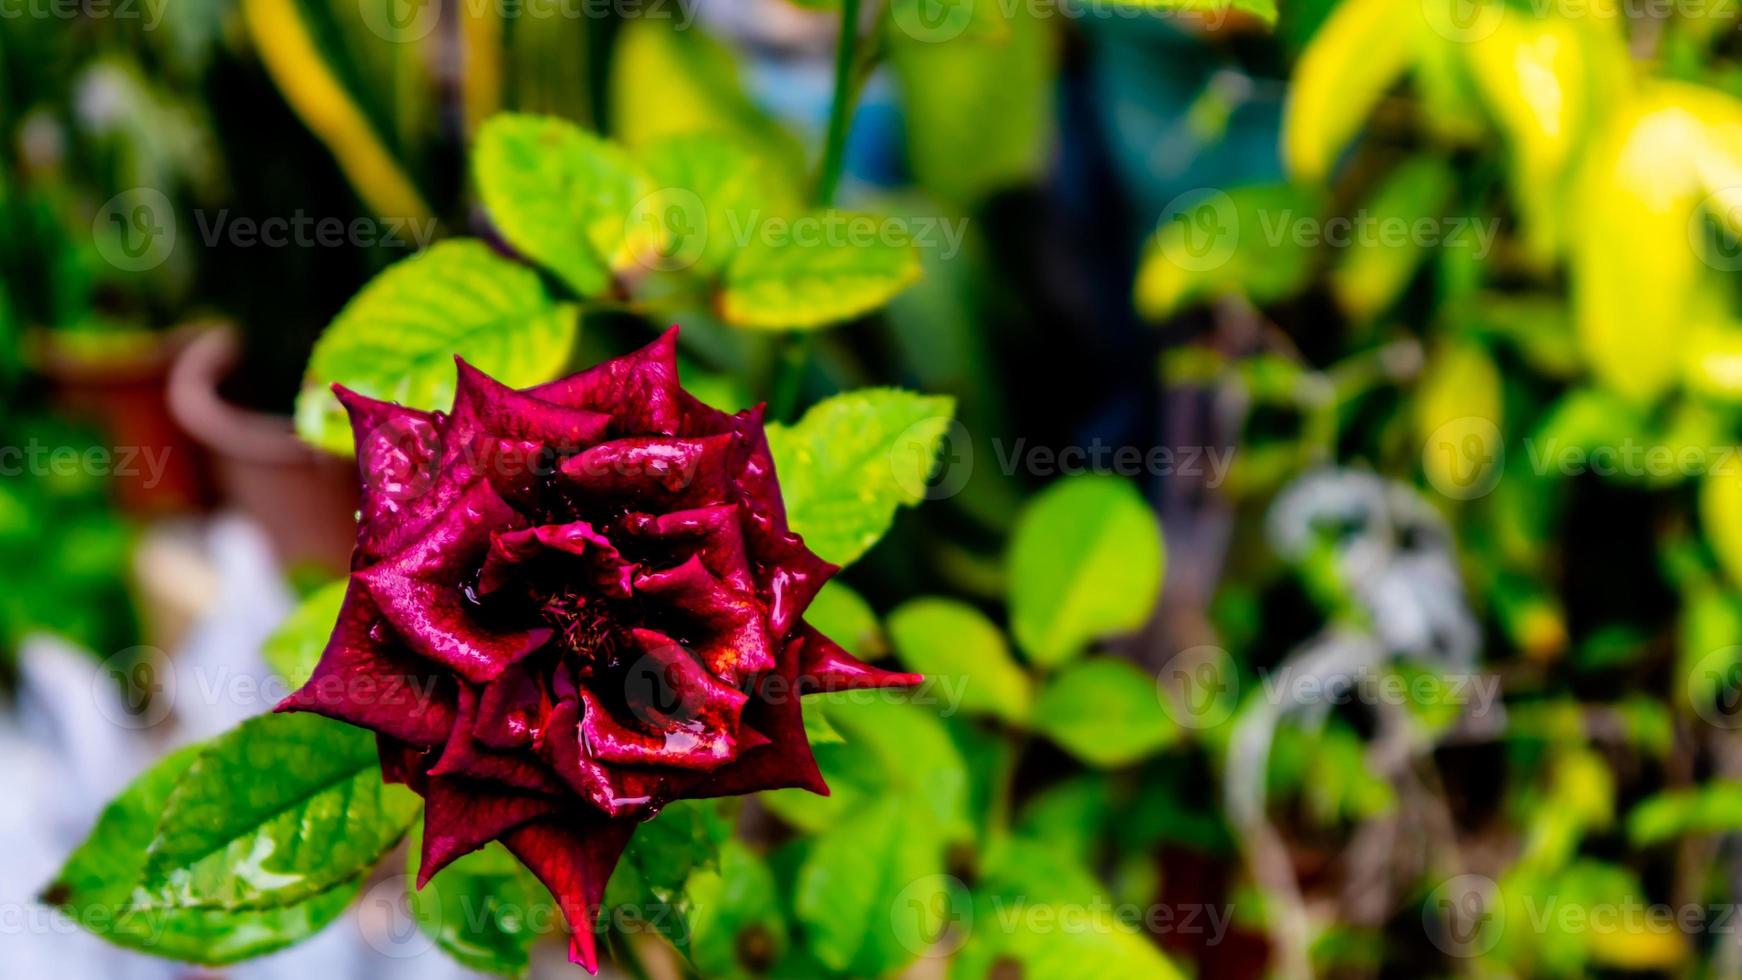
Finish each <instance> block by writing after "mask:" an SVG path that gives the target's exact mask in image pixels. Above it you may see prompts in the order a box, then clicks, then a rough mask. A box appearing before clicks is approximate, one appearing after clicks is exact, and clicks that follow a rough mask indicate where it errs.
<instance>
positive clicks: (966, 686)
mask: <svg viewBox="0 0 1742 980" xmlns="http://www.w3.org/2000/svg"><path fill="white" fill-rule="evenodd" d="M889 636H890V639H891V640H892V641H893V642H894V644H895V655H896V656H897V657H898V658H900V660H901V662H902V663H904V664H906V665H907V666H908V668H909V669H911V670H915V671H918V672H920V673H923V674H925V675H926V684H927V687H928V689H930V690H938V689H939V688H940V687H941V688H942V689H943V690H944V691H946V692H947V691H950V690H959V692H960V698H961V703H960V705H957V706H956V707H960V708H961V710H963V711H969V712H977V713H981V714H990V715H994V716H996V717H999V718H1003V719H1004V720H1006V721H1010V722H1016V723H1021V722H1022V721H1024V720H1025V719H1027V717H1028V712H1029V707H1030V702H1031V701H1032V699H1033V692H1032V690H1031V689H1030V685H1029V680H1028V675H1027V674H1025V673H1023V672H1022V668H1021V667H1019V666H1017V663H1016V660H1015V658H1013V657H1012V656H1011V654H1010V646H1009V644H1007V643H1005V642H1004V634H1003V632H1002V631H1000V630H999V629H998V627H997V626H995V625H993V624H992V622H991V621H990V620H988V619H987V618H986V617H985V616H984V615H982V614H981V613H980V611H979V610H977V609H975V608H974V607H973V606H970V605H968V604H967V603H964V602H957V601H955V600H952V599H915V600H912V601H910V602H907V603H904V604H902V605H901V606H900V607H898V608H897V609H896V610H895V611H894V612H892V613H890V614H889ZM953 685H960V686H959V688H955V687H953Z"/></svg>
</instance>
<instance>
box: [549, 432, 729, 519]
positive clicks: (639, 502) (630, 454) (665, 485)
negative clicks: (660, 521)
mask: <svg viewBox="0 0 1742 980" xmlns="http://www.w3.org/2000/svg"><path fill="white" fill-rule="evenodd" d="M737 438H738V437H737V435H735V434H727V435H717V436H702V437H701V438H696V439H691V438H687V437H682V436H631V437H628V438H623V439H613V440H611V441H610V442H601V443H599V444H598V445H596V446H591V447H589V448H587V449H585V450H583V451H581V452H580V453H578V454H576V455H574V456H570V457H569V458H568V459H565V460H563V461H562V464H561V466H560V467H558V470H559V472H560V473H561V474H562V477H563V479H564V480H565V481H566V482H567V484H568V485H569V486H570V487H571V488H573V492H575V493H576V494H579V495H581V496H582V497H583V498H584V499H588V500H589V501H590V502H592V503H593V504H594V506H598V504H600V503H603V504H606V505H611V506H628V507H630V508H632V509H635V510H648V509H650V508H657V509H661V510H664V509H673V508H683V507H703V506H707V505H709V504H718V503H722V502H724V501H725V499H726V497H727V495H728V493H729V488H728V486H727V484H726V471H727V470H726V468H727V465H728V463H729V462H730V459H731V451H732V446H733V443H734V442H735V441H736V440H737Z"/></svg>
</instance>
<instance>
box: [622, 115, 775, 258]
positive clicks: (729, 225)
mask: <svg viewBox="0 0 1742 980" xmlns="http://www.w3.org/2000/svg"><path fill="white" fill-rule="evenodd" d="M638 156H639V157H640V159H641V160H642V161H643V164H644V166H646V168H647V171H648V173H649V174H651V175H652V177H653V181H654V183H655V185H657V187H658V188H659V191H658V193H656V194H655V195H654V196H653V197H651V198H649V199H647V201H646V203H645V204H643V205H640V206H638V207H637V208H636V209H635V211H634V212H633V214H632V215H631V220H633V221H636V222H640V223H644V224H649V225H652V226H654V230H653V231H650V232H648V233H647V234H645V235H644V236H643V237H646V238H648V239H650V240H654V241H657V242H658V243H659V245H658V251H657V252H652V253H645V254H644V261H645V262H646V263H647V265H648V266H649V267H650V268H653V269H656V270H660V271H676V270H682V271H684V272H688V273H690V274H693V275H698V276H707V277H713V276H716V275H718V274H719V273H720V272H721V271H722V270H723V269H725V267H726V264H727V263H728V262H730V261H731V260H732V258H733V257H734V256H735V255H737V253H738V250H739V249H740V248H741V247H742V246H743V245H744V244H745V242H743V241H742V240H741V236H743V235H744V234H746V233H747V232H748V231H750V230H753V229H754V228H756V227H757V226H758V225H759V224H760V223H761V221H762V220H763V219H764V218H766V217H767V216H770V215H783V214H787V213H790V212H791V211H792V210H793V209H795V208H796V207H797V203H798V202H797V201H796V199H795V198H793V196H792V195H791V194H790V193H789V192H788V190H787V185H785V184H783V183H782V182H781V181H780V180H779V178H778V175H777V173H776V171H775V169H774V167H772V166H771V165H770V164H769V163H768V162H767V161H766V160H764V159H762V158H759V157H757V156H756V155H755V153H754V152H753V151H752V150H751V149H750V147H749V146H747V145H746V144H744V143H742V142H740V141H738V140H736V139H733V138H731V137H728V136H721V135H717V134H713V133H690V134H686V135H682V136H667V137H664V138H662V139H660V140H658V141H656V142H653V143H651V144H649V145H647V146H646V147H644V148H643V149H642V150H641V151H640V152H639V154H638Z"/></svg>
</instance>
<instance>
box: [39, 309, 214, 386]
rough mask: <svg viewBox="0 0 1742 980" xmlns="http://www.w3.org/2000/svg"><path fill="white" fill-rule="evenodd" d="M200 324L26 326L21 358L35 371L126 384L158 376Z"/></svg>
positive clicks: (87, 381) (81, 380) (84, 381)
mask: <svg viewBox="0 0 1742 980" xmlns="http://www.w3.org/2000/svg"><path fill="white" fill-rule="evenodd" d="M202 329H204V327H203V326H202V325H200V324H189V325H186V326H180V327H172V328H169V329H165V330H158V329H152V328H149V327H131V328H126V329H118V330H105V331H83V330H64V329H55V328H51V327H44V326H40V325H38V326H32V327H29V328H28V329H26V330H25V333H24V344H23V350H24V359H25V363H26V364H28V365H29V366H30V368H31V369H32V370H34V371H37V372H38V373H41V374H44V375H48V376H50V377H53V378H58V379H60V380H62V381H68V382H72V383H75V384H127V383H129V382H137V381H144V380H147V379H149V378H151V377H152V376H154V375H156V376H161V375H162V374H163V373H164V371H165V369H166V368H167V367H168V366H169V365H170V364H171V363H173V362H174V360H175V358H176V357H177V356H179V355H180V353H181V350H182V348H183V347H186V346H187V344H188V342H189V341H190V340H192V339H193V337H194V336H196V335H197V334H198V333H199V332H200V331H201V330H202Z"/></svg>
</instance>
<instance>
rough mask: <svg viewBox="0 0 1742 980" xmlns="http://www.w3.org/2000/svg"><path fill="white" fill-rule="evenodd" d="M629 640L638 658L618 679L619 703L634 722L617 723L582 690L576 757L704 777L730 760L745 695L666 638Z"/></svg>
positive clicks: (651, 635)
mask: <svg viewBox="0 0 1742 980" xmlns="http://www.w3.org/2000/svg"><path fill="white" fill-rule="evenodd" d="M631 636H632V638H633V642H634V643H635V645H636V646H638V647H639V648H640V649H641V651H642V656H641V658H640V659H638V660H637V661H636V662H635V663H634V664H631V665H630V667H629V669H628V670H626V671H625V672H624V674H623V683H624V687H625V690H624V691H623V699H622V700H623V702H624V703H625V705H626V706H627V708H628V710H629V712H630V714H631V715H633V716H634V722H629V723H626V722H624V721H619V720H618V719H617V718H616V717H615V716H613V715H612V714H611V712H610V710H609V709H608V708H607V707H606V706H605V703H604V701H603V699H602V698H600V697H599V696H598V695H596V694H594V693H593V691H592V690H590V689H588V688H582V689H581V691H580V696H581V701H582V704H583V706H584V708H585V710H584V711H583V712H582V714H581V739H582V745H583V750H582V751H583V752H585V753H586V754H587V755H590V756H592V757H593V758H595V759H598V760H599V761H600V762H607V763H615V764H620V765H637V766H672V767H674V768H679V769H699V770H702V771H707V770H711V769H717V768H719V767H720V766H721V765H722V764H724V763H727V762H730V761H731V760H732V759H733V757H735V756H736V755H737V753H738V739H737V732H738V718H739V715H740V714H741V713H742V712H743V710H744V703H745V702H746V701H747V700H749V698H748V696H747V695H745V694H744V692H742V691H740V690H738V689H737V688H734V687H731V686H729V685H727V684H725V683H724V682H722V681H721V680H720V679H719V678H717V677H715V676H714V675H713V674H710V673H709V672H708V671H707V670H705V669H704V668H703V667H702V665H701V664H699V663H697V662H696V660H695V658H694V657H692V656H690V654H689V653H688V652H686V651H685V650H684V649H683V647H681V646H679V645H678V644H677V642H676V641H674V640H672V639H671V638H670V637H668V636H664V635H662V634H660V633H655V632H653V631H651V630H642V629H638V630H635V631H633V633H632V634H631Z"/></svg>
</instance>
